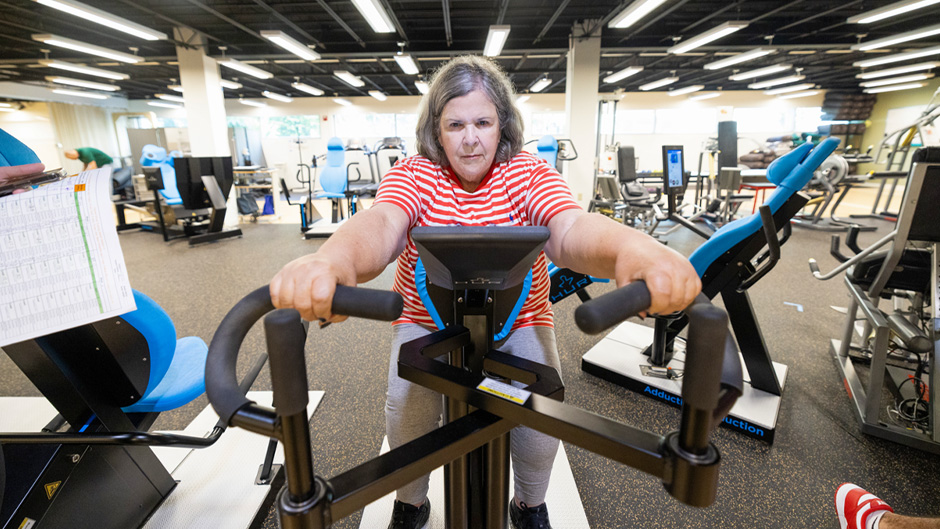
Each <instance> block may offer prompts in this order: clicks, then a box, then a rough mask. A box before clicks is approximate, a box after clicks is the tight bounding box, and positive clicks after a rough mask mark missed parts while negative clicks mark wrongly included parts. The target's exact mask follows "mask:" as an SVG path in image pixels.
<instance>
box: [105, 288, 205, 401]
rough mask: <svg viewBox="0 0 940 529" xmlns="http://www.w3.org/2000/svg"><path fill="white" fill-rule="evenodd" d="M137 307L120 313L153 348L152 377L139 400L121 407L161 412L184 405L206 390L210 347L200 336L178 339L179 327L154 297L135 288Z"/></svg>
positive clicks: (151, 359)
mask: <svg viewBox="0 0 940 529" xmlns="http://www.w3.org/2000/svg"><path fill="white" fill-rule="evenodd" d="M134 301H135V302H136V303H137V310H134V311H132V312H129V313H127V314H124V315H123V316H121V318H122V319H124V320H125V321H127V323H129V324H131V325H132V326H133V327H134V328H135V329H137V331H138V332H140V333H141V334H142V335H143V336H144V338H145V339H146V341H147V346H148V348H149V349H150V378H149V381H148V383H147V389H146V391H145V392H144V394H143V395H142V396H141V398H140V400H138V401H137V402H135V403H134V404H131V405H130V406H126V407H124V408H122V409H123V410H124V411H125V412H128V413H142V412H161V411H167V410H172V409H174V408H178V407H180V406H183V405H185V404H187V403H189V402H191V401H192V400H194V399H195V398H196V397H198V396H199V395H202V394H203V393H204V392H205V391H206V380H205V369H206V355H207V353H208V352H209V348H208V346H207V345H206V343H205V342H204V341H203V340H202V339H201V338H198V337H195V336H189V337H186V338H181V339H179V340H177V339H176V327H175V326H174V325H173V321H172V320H170V317H169V316H168V315H167V313H166V312H165V311H164V310H163V309H162V308H161V307H160V306H159V305H157V303H156V302H154V301H153V300H152V299H150V298H148V297H147V296H145V295H143V294H141V293H140V292H138V291H136V290H135V291H134Z"/></svg>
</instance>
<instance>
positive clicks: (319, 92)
mask: <svg viewBox="0 0 940 529" xmlns="http://www.w3.org/2000/svg"><path fill="white" fill-rule="evenodd" d="M290 85H291V87H292V88H294V89H296V90H300V91H301V92H307V93H308V94H310V95H313V96H322V95H323V94H324V93H325V92H324V91H323V90H320V89H319V88H315V87H313V86H310V85H308V84H305V83H291V84H290Z"/></svg>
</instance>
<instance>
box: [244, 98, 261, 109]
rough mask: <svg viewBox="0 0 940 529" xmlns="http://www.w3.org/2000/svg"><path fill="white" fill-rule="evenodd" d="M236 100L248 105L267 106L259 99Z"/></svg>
mask: <svg viewBox="0 0 940 529" xmlns="http://www.w3.org/2000/svg"><path fill="white" fill-rule="evenodd" d="M238 102H239V103H241V104H243V105H248V106H250V107H258V108H265V107H267V106H268V104H267V103H262V102H261V101H252V100H251V99H239V100H238Z"/></svg>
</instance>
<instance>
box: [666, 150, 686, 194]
mask: <svg viewBox="0 0 940 529" xmlns="http://www.w3.org/2000/svg"><path fill="white" fill-rule="evenodd" d="M663 173H664V176H665V179H666V187H668V188H670V189H679V188H681V187H682V173H683V163H682V147H663Z"/></svg>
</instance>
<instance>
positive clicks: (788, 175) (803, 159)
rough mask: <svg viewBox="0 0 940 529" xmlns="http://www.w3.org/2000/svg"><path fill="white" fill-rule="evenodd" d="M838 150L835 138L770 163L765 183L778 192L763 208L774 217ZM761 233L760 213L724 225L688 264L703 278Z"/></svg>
mask: <svg viewBox="0 0 940 529" xmlns="http://www.w3.org/2000/svg"><path fill="white" fill-rule="evenodd" d="M838 146H839V140H838V138H826V139H825V140H823V141H822V142H820V143H819V145H817V146H816V148H813V145H812V144H810V143H804V144H803V145H800V146H799V147H797V148H796V149H794V150H792V151H790V152H788V153H787V154H785V155H783V156H781V157H780V158H777V159H776V160H774V161H773V162H771V164H770V166H769V167H768V168H767V179H768V180H770V181H771V182H772V183H774V184H775V185H776V186H777V188H776V189H775V190H774V193H773V195H771V196H770V198H769V199H768V200H767V201H765V202H764V204H765V205H767V206H769V207H770V212H771V214H774V213H776V212H777V210H778V209H780V206H782V205H783V204H784V203H785V202H786V201H787V200H788V199H789V198H790V197H791V196H793V194H794V193H797V192H798V191H799V190H801V189H803V187H804V186H806V184H807V183H808V182H809V181H810V180H811V179H812V178H813V172H814V171H815V170H816V168H817V167H819V165H820V164H822V163H823V161H824V160H825V159H826V158H828V157H829V155H831V154H832V153H833V151H835V150H836V147H838ZM778 228H779V226H778ZM760 230H761V219H760V214H759V213H755V214H753V215H750V216H748V217H744V218H741V219H738V220H736V221H734V222H730V223H728V224H725V225H724V226H722V227H721V229H719V230H718V231H716V232H715V233H714V234H713V235H712V236H711V237H710V238H709V239H708V240H707V241H705V243H704V244H702V245H701V246H699V247H698V248H697V249H696V250H695V251H694V252H692V255H690V256H689V261H691V263H692V266H694V267H695V271H696V272H698V275H699V277H701V276H704V275H705V271H706V270H707V269H708V267H709V266H711V264H712V263H714V262H715V260H717V259H718V258H719V257H720V256H721V255H722V254H724V253H725V252H727V251H728V250H730V249H731V248H734V247H735V246H736V245H737V244H738V243H740V242H742V241H744V240H745V239H747V238H748V237H750V236H752V235H754V234H755V233H757V232H758V231H760Z"/></svg>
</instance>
